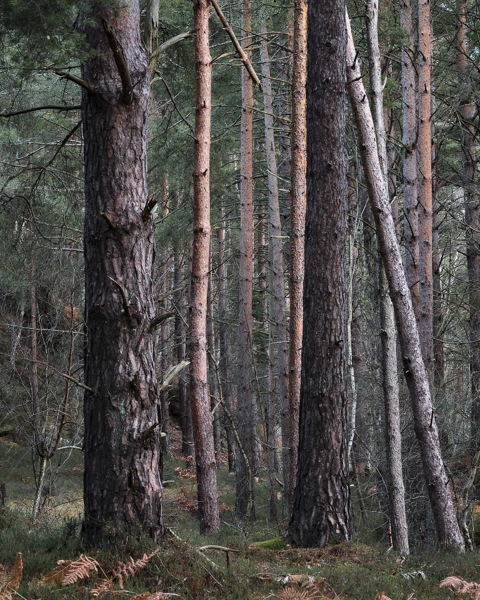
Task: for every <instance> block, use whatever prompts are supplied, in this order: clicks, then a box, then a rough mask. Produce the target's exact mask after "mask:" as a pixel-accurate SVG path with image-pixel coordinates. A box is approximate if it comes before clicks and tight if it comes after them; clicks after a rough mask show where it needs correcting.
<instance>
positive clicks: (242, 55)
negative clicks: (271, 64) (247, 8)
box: [211, 0, 263, 91]
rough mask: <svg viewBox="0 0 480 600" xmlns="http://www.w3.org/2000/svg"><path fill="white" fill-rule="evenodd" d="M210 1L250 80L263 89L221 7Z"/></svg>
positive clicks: (213, 0)
mask: <svg viewBox="0 0 480 600" xmlns="http://www.w3.org/2000/svg"><path fill="white" fill-rule="evenodd" d="M211 3H212V6H213V8H214V9H215V12H216V13H217V15H218V18H219V19H220V21H221V22H222V25H223V27H224V28H225V31H226V32H227V33H228V35H229V36H230V39H231V40H232V43H233V45H234V46H235V49H236V51H237V52H238V54H239V56H240V58H241V60H242V62H243V64H244V65H245V68H246V69H247V71H248V73H249V75H250V77H251V78H252V80H253V81H254V83H255V85H256V86H257V87H258V89H259V90H260V91H263V89H262V84H261V83H260V79H259V78H258V76H257V74H256V73H255V69H254V68H253V65H252V63H251V62H250V60H249V59H248V56H247V55H246V54H245V51H244V49H243V48H242V46H241V45H240V42H239V41H238V40H237V36H236V35H235V33H234V31H233V29H232V28H231V27H230V25H229V23H228V21H227V19H226V18H225V15H224V14H223V12H222V9H221V8H220V6H219V5H218V4H217V1H216V0H211Z"/></svg>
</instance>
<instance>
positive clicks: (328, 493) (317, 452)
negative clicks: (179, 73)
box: [287, 0, 353, 547]
mask: <svg viewBox="0 0 480 600" xmlns="http://www.w3.org/2000/svg"><path fill="white" fill-rule="evenodd" d="M345 45H346V27H345V5H344V2H343V1H342V0H311V1H310V3H309V7H308V78H307V132H308V134H307V160H308V167H307V186H308V187H307V216H306V231H305V237H306V239H305V297H304V332H303V355H302V383H301V397H300V427H299V431H300V436H299V450H298V471H297V486H296V489H295V499H294V506H293V513H292V517H291V520H290V524H289V526H288V532H287V536H288V538H289V540H290V541H291V542H292V543H293V544H295V545H297V546H302V547H311V546H318V547H323V546H325V544H327V543H328V542H329V540H340V539H349V538H350V536H351V533H352V524H353V515H352V508H351V503H350V486H349V480H348V464H347V394H346V364H345V361H346V340H345V326H346V322H345V315H346V273H345V244H346V233H347V232H346V229H347V227H346V218H347V206H346V199H347V156H346V134H345V79H346V77H345V67H346V62H345Z"/></svg>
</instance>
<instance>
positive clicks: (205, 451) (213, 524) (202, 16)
mask: <svg viewBox="0 0 480 600" xmlns="http://www.w3.org/2000/svg"><path fill="white" fill-rule="evenodd" d="M193 10H194V28H195V74H196V101H195V141H194V155H193V162H194V165H193V169H194V170H193V251H192V284H191V296H190V319H189V337H190V343H189V349H190V398H191V402H192V420H193V436H194V440H195V464H196V468H197V491H198V511H199V514H200V531H201V532H202V533H206V532H214V531H217V530H218V528H219V527H220V516H219V512H218V493H217V471H216V462H215V448H214V442H213V425H212V416H211V412H210V395H209V389H208V376H207V297H208V278H209V266H210V232H211V229H210V117H211V111H212V104H211V94H212V92H211V89H212V59H211V57H210V43H209V25H208V18H209V13H210V2H209V0H196V1H195V2H194V5H193Z"/></svg>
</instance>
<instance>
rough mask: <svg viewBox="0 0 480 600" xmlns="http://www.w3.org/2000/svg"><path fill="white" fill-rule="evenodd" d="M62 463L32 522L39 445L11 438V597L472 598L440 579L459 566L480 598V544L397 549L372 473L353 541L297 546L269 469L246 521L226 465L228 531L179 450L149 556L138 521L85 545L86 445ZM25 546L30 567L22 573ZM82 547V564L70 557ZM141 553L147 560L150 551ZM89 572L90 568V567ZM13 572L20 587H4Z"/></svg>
mask: <svg viewBox="0 0 480 600" xmlns="http://www.w3.org/2000/svg"><path fill="white" fill-rule="evenodd" d="M52 462H53V461H52ZM54 462H55V464H52V466H51V469H52V474H54V475H55V477H54V478H53V483H52V485H51V489H50V495H49V496H48V498H47V499H46V501H45V504H44V506H43V509H42V512H41V515H40V517H39V518H38V519H37V521H36V522H35V523H33V522H32V521H31V511H32V505H33V496H34V479H33V474H32V462H31V453H30V450H29V449H28V448H27V447H26V446H23V445H22V444H16V443H14V442H12V441H11V440H8V438H7V439H6V438H0V484H2V483H4V484H5V490H6V503H5V505H4V506H0V564H2V565H3V566H4V567H5V569H6V573H7V575H6V577H5V576H4V575H3V573H4V571H2V568H1V567H0V600H12V597H13V598H14V597H15V596H16V597H17V598H24V599H41V600H50V599H51V600H73V599H75V600H77V599H78V600H81V599H83V598H85V599H87V598H95V597H98V596H101V597H102V599H103V598H105V600H107V598H108V600H109V599H110V598H113V600H117V599H121V598H128V599H131V598H133V597H135V596H138V595H141V596H140V597H139V598H137V599H136V600H161V599H162V598H183V599H189V600H207V599H208V600H212V599H216V598H226V599H232V600H233V599H238V600H247V599H248V600H250V599H251V600H267V599H276V598H278V599H283V600H314V599H327V598H328V599H349V600H354V599H356V600H374V599H376V600H388V598H391V599H392V600H414V599H418V600H420V599H429V600H430V599H432V600H434V599H437V598H438V599H440V598H444V599H446V598H455V597H456V598H468V597H469V595H468V594H464V595H459V594H458V593H457V595H456V596H455V595H454V594H453V591H452V590H451V589H449V588H440V586H439V584H440V583H441V581H442V580H444V579H445V578H446V577H449V576H456V577H459V578H462V579H464V580H465V581H467V582H478V583H479V586H478V588H475V589H474V588H471V591H470V597H471V598H474V599H475V598H480V554H479V553H478V551H477V552H467V553H466V554H464V555H458V554H454V553H449V552H445V551H440V550H435V549H430V550H428V551H427V550H422V551H415V552H414V553H412V555H411V556H409V557H407V558H404V559H402V558H401V557H399V556H398V555H396V554H395V553H394V552H393V551H388V548H387V545H385V544H384V543H382V540H381V530H382V527H381V519H380V516H379V513H378V508H377V507H376V501H375V500H374V496H375V494H374V489H373V488H374V483H373V484H372V482H371V481H365V485H364V489H365V495H366V498H365V501H366V506H367V508H368V509H369V511H368V514H367V519H366V521H364V520H359V519H357V532H356V534H355V537H354V540H352V541H351V542H348V543H342V544H337V545H329V546H328V547H327V548H324V549H322V550H319V549H308V550H305V549H294V548H290V547H289V546H288V545H286V544H285V543H284V541H283V539H282V537H281V535H282V533H283V532H284V530H285V526H286V523H285V522H280V523H278V524H276V523H272V521H271V520H270V518H269V516H268V512H269V494H268V484H267V477H266V475H265V476H264V477H263V478H260V479H259V481H258V483H257V484H256V489H255V495H256V512H257V515H256V516H257V520H256V522H255V523H253V524H250V525H248V526H247V527H241V526H240V525H239V524H238V522H237V521H236V519H235V516H234V510H233V506H234V488H235V485H234V483H235V481H234V476H233V475H231V474H229V473H228V472H227V469H226V468H225V467H223V468H222V469H221V470H220V471H219V493H220V498H219V501H220V506H221V520H222V527H221V531H220V532H219V533H218V534H216V535H209V536H202V535H200V534H199V532H198V521H197V519H196V514H195V495H196V494H195V469H194V468H187V467H186V466H185V461H184V460H182V459H181V458H180V457H179V456H178V455H176V456H175V455H174V456H172V457H171V458H169V459H168V460H167V461H166V462H165V466H164V480H165V481H166V482H167V484H166V486H165V494H164V521H165V525H166V527H167V528H168V540H167V542H166V543H165V545H164V546H163V547H161V548H160V549H159V550H158V551H157V552H156V553H155V554H154V555H152V556H150V555H151V554H152V553H154V552H155V551H156V550H157V549H156V548H155V547H154V546H153V544H152V543H151V541H150V540H148V539H146V538H145V537H143V536H142V535H141V534H140V533H139V532H130V533H122V534H121V535H118V536H117V537H116V538H114V539H112V541H111V543H110V544H109V545H108V546H106V547H104V548H102V549H100V550H98V549H96V550H93V549H88V548H86V547H85V546H84V545H83V543H82V540H81V514H82V485H83V467H82V456H81V453H80V451H78V450H76V451H73V452H71V453H70V455H69V457H68V459H67V455H66V454H65V453H59V455H58V456H57V457H56V460H55V461H54ZM369 491H370V493H371V498H369V497H368V493H369ZM279 504H280V503H279ZM279 509H280V506H279ZM358 521H359V522H358ZM214 546H222V547H224V548H228V549H229V550H228V551H227V550H221V549H218V548H215V547H214ZM19 552H20V553H22V558H23V573H20V572H19V559H18V558H17V556H18V553H19ZM144 555H146V557H144ZM80 557H82V559H81V562H80V563H77V564H76V565H73V564H72V563H69V562H68V561H74V560H77V559H79V558H80ZM86 557H88V559H87V558H86ZM142 557H144V561H143V562H142V561H140V562H139V559H141V558H142ZM58 561H67V562H65V563H63V565H60V567H61V568H62V569H63V570H62V571H59V570H58V569H57V571H55V572H54V573H53V574H52V571H53V569H54V568H55V567H58V566H59V565H58V564H57V563H58ZM15 565H16V566H15ZM68 572H70V573H71V574H72V576H71V579H72V580H73V583H70V584H68V585H67V584H66V582H65V579H64V576H65V574H66V573H68ZM82 573H83V574H84V575H88V577H82V578H81V577H80V575H81V574H82ZM49 574H50V575H49ZM62 579H63V582H62ZM8 582H10V588H8V587H5V584H7V583H8ZM17 584H18V587H17V588H16V586H17ZM2 586H3V591H2ZM12 588H13V592H12ZM15 588H16V591H15ZM475 594H476V595H475Z"/></svg>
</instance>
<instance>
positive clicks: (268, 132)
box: [260, 27, 290, 514]
mask: <svg viewBox="0 0 480 600" xmlns="http://www.w3.org/2000/svg"><path fill="white" fill-rule="evenodd" d="M266 33H267V29H266V28H265V27H263V28H262V34H263V35H264V36H266ZM260 57H261V60H262V78H263V79H262V85H263V99H264V105H265V145H266V150H267V169H268V233H269V238H268V245H269V256H270V258H271V269H272V284H273V288H272V289H271V293H272V292H273V298H274V303H273V307H274V318H275V328H276V347H277V360H278V383H279V386H278V387H279V392H280V414H281V426H282V441H283V443H282V467H283V480H284V481H286V482H288V479H289V473H290V464H289V459H290V448H289V446H288V444H289V424H290V423H289V414H288V339H287V338H288V336H287V319H286V316H285V277H284V272H283V242H282V225H281V222H280V203H279V196H278V184H277V160H276V157H275V137H274V133H273V100H272V80H271V75H270V58H269V55H268V48H267V46H266V45H265V44H264V45H263V46H262V48H261V50H260ZM287 485H288V483H287ZM283 511H284V514H287V513H288V499H287V496H284V505H283Z"/></svg>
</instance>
